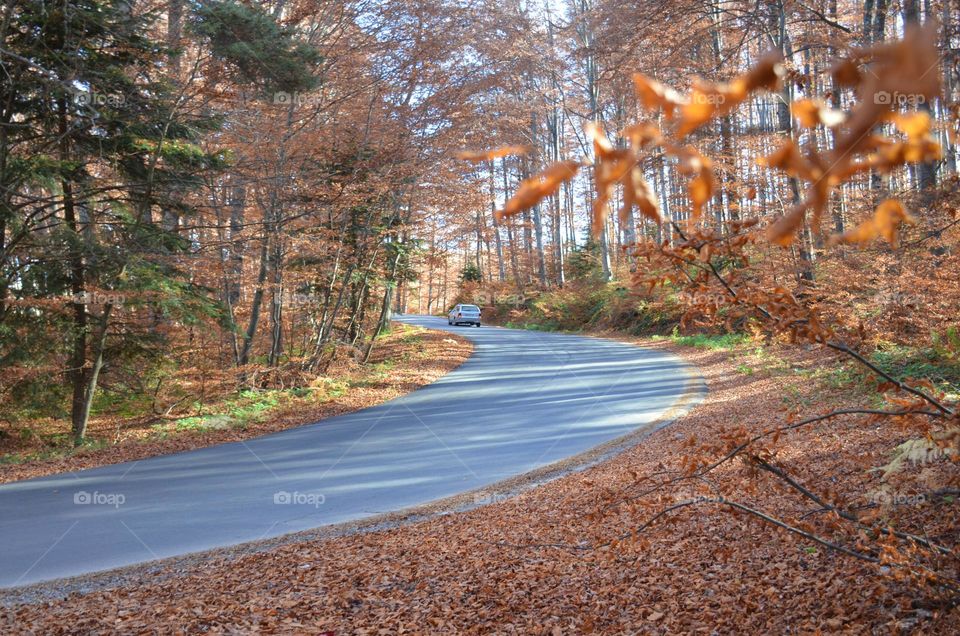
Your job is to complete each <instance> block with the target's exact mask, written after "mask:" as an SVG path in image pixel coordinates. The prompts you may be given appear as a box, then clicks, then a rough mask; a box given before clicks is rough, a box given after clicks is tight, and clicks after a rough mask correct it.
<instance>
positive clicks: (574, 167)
mask: <svg viewBox="0 0 960 636" xmlns="http://www.w3.org/2000/svg"><path fill="white" fill-rule="evenodd" d="M579 169H580V162H579V161H558V162H556V163H553V164H551V165H550V166H548V167H547V168H546V169H545V170H544V171H543V172H541V173H540V174H538V175H536V176H533V177H530V178H529V179H524V180H523V181H522V182H521V183H520V187H519V188H517V192H516V193H515V194H514V195H513V197H512V198H511V199H510V200H509V201H507V203H506V204H505V205H504V206H503V209H502V210H497V212H496V214H495V216H496V219H497V221H500V220H502V219H503V218H504V217H508V216H513V215H514V214H519V213H520V212H523V211H524V210H528V209H530V208H532V207H533V206H535V205H536V204H537V203H539V202H540V201H542V200H543V199H544V198H546V197H548V196H550V195H551V194H553V193H554V192H556V191H557V190H558V189H559V188H560V186H561V185H562V184H563V182H564V181H569V180H570V179H572V178H573V177H574V175H576V174H577V171H578V170H579Z"/></svg>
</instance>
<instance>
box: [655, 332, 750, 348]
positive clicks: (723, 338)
mask: <svg viewBox="0 0 960 636" xmlns="http://www.w3.org/2000/svg"><path fill="white" fill-rule="evenodd" d="M652 339H653V340H669V341H670V342H672V343H673V344H676V345H680V346H683V347H696V348H698V349H709V350H711V351H730V350H732V349H736V348H737V347H739V346H740V345H743V344H746V343H748V342H750V340H751V337H750V335H749V334H745V333H725V334H720V335H712V334H703V333H697V334H693V335H690V336H681V335H680V334H679V333H678V332H677V330H676V329H674V330H673V333H671V334H670V335H669V336H653V337H652Z"/></svg>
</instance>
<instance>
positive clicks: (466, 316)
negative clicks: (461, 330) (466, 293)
mask: <svg viewBox="0 0 960 636" xmlns="http://www.w3.org/2000/svg"><path fill="white" fill-rule="evenodd" d="M447 324H448V325H476V326H478V327H479V326H480V308H479V307H477V306H476V305H457V306H456V307H454V308H453V309H451V310H450V313H449V314H448V315H447Z"/></svg>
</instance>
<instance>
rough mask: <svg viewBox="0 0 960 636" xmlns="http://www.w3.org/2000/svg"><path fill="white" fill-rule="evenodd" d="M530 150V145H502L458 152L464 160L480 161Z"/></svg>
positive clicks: (524, 152)
mask: <svg viewBox="0 0 960 636" xmlns="http://www.w3.org/2000/svg"><path fill="white" fill-rule="evenodd" d="M528 152H530V148H529V147H528V146H501V147H500V148H494V149H493V150H461V151H460V152H458V153H457V158H458V159H463V160H464V161H472V162H473V163H479V162H481V161H489V160H491V159H499V158H500V157H506V156H507V155H522V154H526V153H528Z"/></svg>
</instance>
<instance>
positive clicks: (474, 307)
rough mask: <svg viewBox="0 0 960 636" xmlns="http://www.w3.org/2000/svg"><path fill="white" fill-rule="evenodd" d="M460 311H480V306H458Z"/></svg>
mask: <svg viewBox="0 0 960 636" xmlns="http://www.w3.org/2000/svg"><path fill="white" fill-rule="evenodd" d="M460 309H461V310H462V311H480V308H479V307H477V306H476V305H464V306H463V307H461V308H460Z"/></svg>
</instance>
